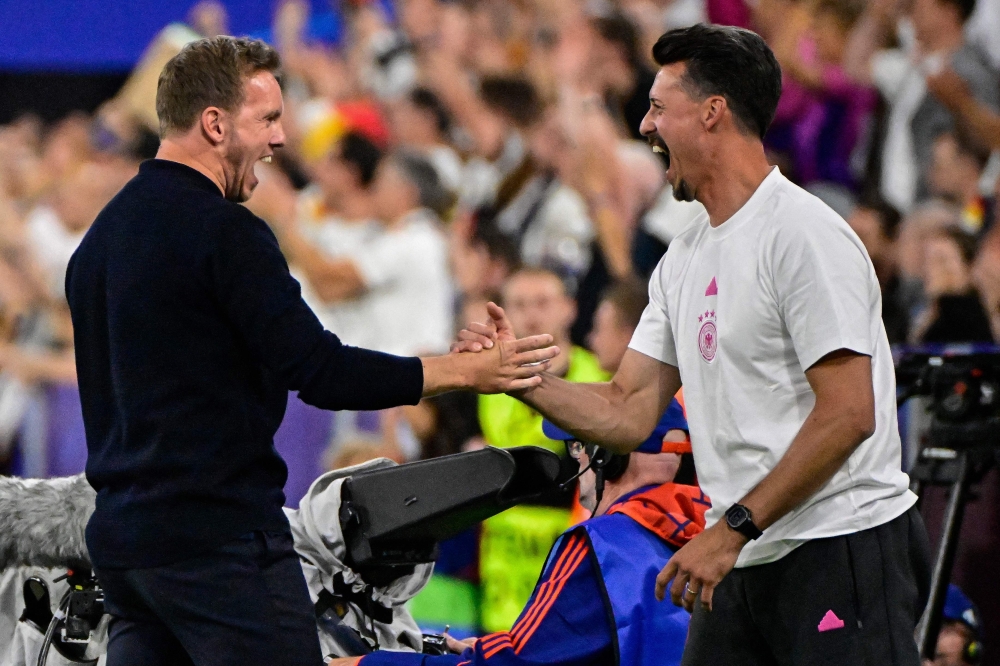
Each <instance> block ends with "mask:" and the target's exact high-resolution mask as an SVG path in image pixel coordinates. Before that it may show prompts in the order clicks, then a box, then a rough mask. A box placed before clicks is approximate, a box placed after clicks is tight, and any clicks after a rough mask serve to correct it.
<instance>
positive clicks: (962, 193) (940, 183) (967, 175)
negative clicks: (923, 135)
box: [927, 132, 991, 236]
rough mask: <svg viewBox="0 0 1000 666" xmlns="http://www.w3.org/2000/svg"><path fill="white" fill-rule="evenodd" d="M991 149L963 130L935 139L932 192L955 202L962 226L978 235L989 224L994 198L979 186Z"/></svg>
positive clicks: (929, 178)
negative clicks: (966, 135)
mask: <svg viewBox="0 0 1000 666" xmlns="http://www.w3.org/2000/svg"><path fill="white" fill-rule="evenodd" d="M989 158H990V154H989V152H988V151H986V150H984V149H981V148H980V147H979V146H977V145H975V144H973V143H972V142H970V141H969V140H968V139H966V138H965V137H964V136H963V135H962V134H961V133H960V132H944V133H942V134H939V135H938V136H937V138H936V139H934V145H933V149H932V152H931V167H930V170H929V171H928V174H927V188H928V191H929V192H930V194H931V195H933V196H935V197H938V198H940V199H943V200H944V201H946V202H948V203H949V204H951V205H953V206H955V208H957V209H958V210H959V211H961V212H960V215H961V222H960V224H961V227H962V230H963V231H965V232H966V233H967V234H971V235H973V236H978V235H979V234H980V233H982V232H983V231H985V229H986V228H987V227H988V226H989V222H990V221H991V220H990V213H991V211H990V208H991V202H988V201H987V200H986V198H985V197H984V196H983V195H982V193H981V192H980V190H979V180H980V178H981V177H982V175H983V169H985V168H986V163H987V162H988V161H989Z"/></svg>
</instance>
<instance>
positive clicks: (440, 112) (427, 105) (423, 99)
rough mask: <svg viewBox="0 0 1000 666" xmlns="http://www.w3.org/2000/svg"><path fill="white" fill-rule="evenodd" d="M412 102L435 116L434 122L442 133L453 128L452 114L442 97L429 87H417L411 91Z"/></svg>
mask: <svg viewBox="0 0 1000 666" xmlns="http://www.w3.org/2000/svg"><path fill="white" fill-rule="evenodd" d="M410 102H411V103H412V104H413V106H415V107H417V108H418V109H421V110H422V111H426V112H427V113H430V114H431V115H432V116H434V123H435V124H436V125H437V130H438V132H440V133H441V134H447V133H448V132H449V131H450V130H451V114H450V113H448V109H447V108H445V105H444V103H443V102H442V101H441V98H440V97H438V96H437V95H436V94H434V92H433V91H431V90H428V89H427V88H423V87H417V88H414V89H413V90H412V91H410Z"/></svg>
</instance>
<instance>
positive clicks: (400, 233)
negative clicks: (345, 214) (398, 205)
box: [335, 209, 454, 356]
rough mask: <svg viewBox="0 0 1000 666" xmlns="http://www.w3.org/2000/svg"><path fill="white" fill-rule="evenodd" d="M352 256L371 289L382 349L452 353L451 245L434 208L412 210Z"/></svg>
mask: <svg viewBox="0 0 1000 666" xmlns="http://www.w3.org/2000/svg"><path fill="white" fill-rule="evenodd" d="M351 258H352V259H353V260H354V263H355V264H356V265H357V267H358V270H359V271H360V273H361V277H362V278H363V279H364V282H365V285H366V286H367V289H368V296H369V298H370V299H371V303H372V312H373V315H374V320H375V321H376V322H377V325H378V326H379V329H380V331H379V338H380V341H379V346H378V347H377V349H378V350H379V351H384V352H388V353H390V354H400V355H404V356H409V355H414V354H422V353H438V352H440V353H444V352H446V351H448V346H449V344H450V343H451V338H452V334H453V328H454V327H453V321H452V316H451V312H452V307H451V306H452V297H453V293H452V285H451V280H450V278H449V275H448V246H447V241H446V240H445V237H444V234H443V233H442V232H441V229H440V226H439V224H438V222H437V218H436V216H435V215H434V214H433V213H432V212H430V211H429V210H426V209H421V210H417V211H414V212H412V213H410V214H409V215H407V217H406V218H405V219H403V220H401V221H400V222H398V223H397V224H396V225H395V226H393V227H391V228H388V229H386V230H385V231H383V232H382V233H381V234H379V236H378V237H377V238H376V239H375V240H374V241H373V242H371V243H369V244H366V245H365V247H364V248H362V249H361V250H360V251H358V252H357V253H355V254H353V255H352V257H351ZM335 332H336V331H335Z"/></svg>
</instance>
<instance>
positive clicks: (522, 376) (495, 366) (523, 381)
mask: <svg viewBox="0 0 1000 666" xmlns="http://www.w3.org/2000/svg"><path fill="white" fill-rule="evenodd" d="M551 344H552V336H551V335H533V336H531V337H529V338H522V339H520V340H507V339H504V340H498V341H497V342H496V344H495V345H493V347H492V348H491V349H487V350H484V353H482V354H476V355H475V356H471V355H470V356H468V357H467V362H468V363H470V364H471V365H472V375H471V381H470V386H469V388H471V389H472V390H474V391H476V392H477V393H506V392H507V391H521V390H523V389H527V388H531V387H533V386H538V385H539V384H540V383H541V382H542V378H541V376H540V375H541V373H543V372H545V371H546V370H548V368H549V362H550V361H551V360H552V359H553V358H555V357H556V356H558V355H559V348H558V347H551V346H549V345H551ZM453 358H454V357H453ZM463 360H466V359H463Z"/></svg>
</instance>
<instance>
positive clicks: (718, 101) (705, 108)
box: [701, 95, 729, 132]
mask: <svg viewBox="0 0 1000 666" xmlns="http://www.w3.org/2000/svg"><path fill="white" fill-rule="evenodd" d="M728 108H729V103H728V102H726V98H725V97H723V96H722V95H712V96H711V97H709V98H708V99H706V100H705V101H704V102H703V103H702V115H701V121H702V123H704V125H705V129H706V130H707V131H709V132H711V131H712V130H713V129H715V127H716V126H717V125H718V124H719V122H721V120H722V116H724V115H725V113H726V109H728Z"/></svg>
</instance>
